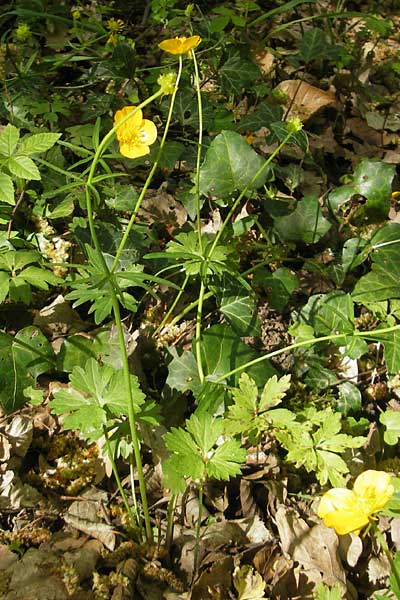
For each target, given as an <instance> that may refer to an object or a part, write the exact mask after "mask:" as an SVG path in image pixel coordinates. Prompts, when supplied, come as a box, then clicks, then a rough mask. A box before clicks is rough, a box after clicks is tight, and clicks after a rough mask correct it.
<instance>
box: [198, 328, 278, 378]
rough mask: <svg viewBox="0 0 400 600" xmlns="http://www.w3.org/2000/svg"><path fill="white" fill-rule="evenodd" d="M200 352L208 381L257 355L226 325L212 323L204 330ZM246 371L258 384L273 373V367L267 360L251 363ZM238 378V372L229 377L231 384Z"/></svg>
mask: <svg viewBox="0 0 400 600" xmlns="http://www.w3.org/2000/svg"><path fill="white" fill-rule="evenodd" d="M201 354H202V362H203V369H204V374H205V375H206V377H208V379H209V380H210V381H213V380H215V379H216V378H218V377H221V376H223V375H225V373H228V372H229V371H231V370H232V369H234V368H236V367H238V366H240V365H242V364H245V363H247V362H249V361H251V360H253V359H255V358H257V357H258V356H259V355H258V353H257V352H256V351H255V350H253V349H252V348H250V346H247V345H246V344H244V343H243V342H242V341H241V339H240V337H239V336H237V335H236V334H235V332H234V331H233V330H232V329H231V328H230V327H228V326H227V325H213V326H212V327H210V328H209V329H206V330H205V331H204V333H203V339H202V344H201ZM246 372H247V373H248V374H249V375H250V377H252V378H253V379H254V380H255V381H256V383H257V385H260V386H261V385H263V384H264V382H265V380H266V379H268V378H269V377H272V376H273V375H275V369H274V368H273V367H272V366H271V364H270V363H269V362H268V361H263V362H262V363H261V364H258V365H253V366H251V367H249V368H248V369H246ZM238 378H239V375H238V374H236V375H235V376H232V377H231V378H230V379H229V381H230V382H231V385H235V382H236V381H238Z"/></svg>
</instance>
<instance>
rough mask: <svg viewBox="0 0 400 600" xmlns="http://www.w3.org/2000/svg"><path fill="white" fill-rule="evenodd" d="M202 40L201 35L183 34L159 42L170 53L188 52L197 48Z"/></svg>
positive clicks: (160, 46)
mask: <svg viewBox="0 0 400 600" xmlns="http://www.w3.org/2000/svg"><path fill="white" fill-rule="evenodd" d="M200 42H201V37H200V36H199V35H192V36H190V37H185V36H181V37H174V38H170V39H168V40H164V41H162V42H160V43H159V44H158V47H159V48H161V50H164V52H168V54H175V55H177V54H186V53H188V52H190V51H191V50H194V48H197V46H198V45H199V44H200Z"/></svg>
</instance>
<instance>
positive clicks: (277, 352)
mask: <svg viewBox="0 0 400 600" xmlns="http://www.w3.org/2000/svg"><path fill="white" fill-rule="evenodd" d="M399 329H400V325H394V326H393V327H385V328H383V329H372V330H371V331H354V332H353V333H352V334H351V336H352V337H361V338H363V337H366V338H368V337H372V338H374V337H376V336H374V334H376V335H378V337H379V335H381V334H382V333H391V332H392V331H398V330H399ZM348 337H349V335H348V334H345V333H335V334H333V335H324V336H322V337H318V338H311V339H309V340H303V341H302V342H295V343H294V344H290V345H289V346H285V347H284V348H280V349H279V350H274V351H273V352H269V353H268V354H263V356H259V357H258V358H255V359H254V360H250V361H249V362H247V363H245V364H244V365H240V366H239V367H236V369H232V370H231V371H228V372H227V373H224V374H223V375H221V376H220V377H218V378H217V379H215V380H214V381H213V383H222V382H223V381H225V380H226V379H227V378H228V377H230V376H231V375H236V373H240V371H244V370H245V369H248V368H249V367H252V366H253V365H257V364H258V363H261V362H263V361H264V360H268V359H269V358H273V357H274V356H279V355H280V354H283V353H284V352H288V351H289V350H295V349H296V348H302V347H303V346H312V345H313V344H317V343H318V342H328V341H331V340H339V339H341V338H342V339H343V342H344V343H345V342H346V338H348Z"/></svg>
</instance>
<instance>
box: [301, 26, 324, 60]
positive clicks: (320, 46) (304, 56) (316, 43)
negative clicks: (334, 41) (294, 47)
mask: <svg viewBox="0 0 400 600" xmlns="http://www.w3.org/2000/svg"><path fill="white" fill-rule="evenodd" d="M327 50H328V44H327V41H326V38H325V34H324V32H323V31H322V29H319V28H318V27H314V28H313V29H310V30H308V31H306V32H305V33H304V35H303V37H302V38H301V40H300V43H299V57H300V58H301V60H303V61H304V62H305V63H309V62H311V61H313V60H316V59H317V60H321V59H323V58H324V57H325V56H326V53H327Z"/></svg>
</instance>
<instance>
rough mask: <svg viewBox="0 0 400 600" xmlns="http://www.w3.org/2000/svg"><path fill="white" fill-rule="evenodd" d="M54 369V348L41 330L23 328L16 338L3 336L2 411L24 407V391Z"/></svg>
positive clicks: (0, 336) (0, 346)
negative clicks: (40, 376)
mask: <svg viewBox="0 0 400 600" xmlns="http://www.w3.org/2000/svg"><path fill="white" fill-rule="evenodd" d="M18 340H19V341H20V342H23V343H24V345H21V344H19V343H18ZM38 352H39V353H40V354H38ZM53 367H54V352H53V349H52V347H51V345H50V343H49V341H48V340H47V338H46V337H45V336H44V335H43V333H42V332H41V331H40V329H39V328H38V327H34V326H29V327H25V328H23V329H20V330H19V332H18V333H17V335H16V336H15V339H13V338H12V337H11V336H8V335H6V334H3V333H0V406H1V408H2V409H3V410H4V411H5V412H7V413H8V412H12V411H13V410H16V409H18V408H20V407H21V406H23V405H24V404H25V402H26V396H25V395H24V390H25V389H26V388H29V387H32V386H33V385H34V384H35V382H36V378H37V377H38V375H41V374H42V373H46V372H48V371H50V370H52V369H53Z"/></svg>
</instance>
